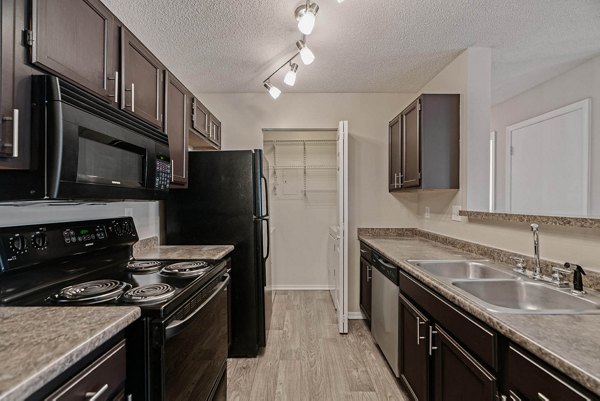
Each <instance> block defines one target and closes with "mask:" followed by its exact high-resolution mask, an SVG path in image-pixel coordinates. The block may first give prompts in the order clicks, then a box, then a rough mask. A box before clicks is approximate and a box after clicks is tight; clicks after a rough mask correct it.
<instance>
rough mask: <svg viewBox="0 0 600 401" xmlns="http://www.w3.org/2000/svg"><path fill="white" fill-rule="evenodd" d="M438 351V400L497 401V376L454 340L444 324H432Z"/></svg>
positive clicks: (436, 378) (435, 355) (436, 387)
mask: <svg viewBox="0 0 600 401" xmlns="http://www.w3.org/2000/svg"><path fill="white" fill-rule="evenodd" d="M429 330H430V331H431V335H430V344H431V343H433V344H435V345H433V344H431V345H430V347H431V350H432V351H431V353H432V354H434V360H435V368H434V373H433V377H434V381H435V388H434V395H435V397H434V400H435V401H456V400H478V401H479V400H480V401H495V400H496V396H497V394H498V389H497V385H496V378H495V376H494V375H493V374H492V373H490V372H489V371H488V370H487V369H486V368H485V367H484V366H483V365H482V364H481V363H479V362H478V361H477V360H476V359H475V358H474V357H473V356H472V355H471V354H469V352H467V351H466V350H465V349H464V348H463V347H461V346H460V344H459V343H458V342H457V341H456V340H455V339H453V338H452V337H451V336H450V335H449V334H448V333H447V332H446V331H445V330H444V329H443V328H442V327H441V326H439V325H438V324H435V325H434V326H430V329H429Z"/></svg>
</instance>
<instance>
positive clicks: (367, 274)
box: [360, 258, 373, 321]
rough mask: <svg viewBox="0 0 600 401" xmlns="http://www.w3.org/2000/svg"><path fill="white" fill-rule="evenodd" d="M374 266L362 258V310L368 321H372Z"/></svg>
mask: <svg viewBox="0 0 600 401" xmlns="http://www.w3.org/2000/svg"><path fill="white" fill-rule="evenodd" d="M372 277H373V266H371V264H370V263H369V262H367V261H366V260H365V259H363V258H360V310H361V311H362V313H363V315H364V316H365V318H366V319H367V320H368V321H371V281H372V280H371V279H372Z"/></svg>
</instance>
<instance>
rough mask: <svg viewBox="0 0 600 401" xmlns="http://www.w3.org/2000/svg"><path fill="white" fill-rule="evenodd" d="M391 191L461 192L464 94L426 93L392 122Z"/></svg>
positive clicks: (390, 150)
mask: <svg viewBox="0 0 600 401" xmlns="http://www.w3.org/2000/svg"><path fill="white" fill-rule="evenodd" d="M389 152H390V166H389V190H390V191H399V190H410V189H458V188H459V168H460V95H454V94H424V95H421V96H420V97H419V98H418V99H416V100H415V101H414V102H412V103H411V104H410V105H409V106H408V107H407V108H406V109H404V110H403V111H402V113H400V115H399V116H398V117H396V118H395V119H394V120H392V121H391V122H390V134H389Z"/></svg>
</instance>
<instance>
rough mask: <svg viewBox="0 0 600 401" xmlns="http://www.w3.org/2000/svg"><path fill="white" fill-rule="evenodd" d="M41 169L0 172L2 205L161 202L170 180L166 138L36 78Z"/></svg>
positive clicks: (54, 81) (82, 94) (83, 95)
mask: <svg viewBox="0 0 600 401" xmlns="http://www.w3.org/2000/svg"><path fill="white" fill-rule="evenodd" d="M31 79H32V80H33V81H32V138H33V139H34V142H37V149H39V151H38V152H35V154H37V155H38V156H37V157H38V159H37V160H36V163H35V165H36V167H35V168H34V170H32V171H28V172H21V173H10V172H5V171H2V172H0V188H1V190H0V200H11V201H17V200H40V199H49V200H53V199H56V200H90V201H93V200H128V199H134V200H135V199H137V200H156V199H164V198H165V197H166V195H167V193H168V189H169V182H170V180H171V161H170V157H169V144H168V139H167V135H166V134H164V133H163V132H161V131H160V130H158V129H157V128H155V127H154V126H152V125H150V124H148V123H145V122H144V121H142V120H140V119H138V118H136V117H135V116H132V115H130V114H129V113H127V112H125V111H123V110H119V109H117V108H115V107H111V106H110V105H108V104H107V103H106V102H104V101H102V100H101V99H97V98H96V97H94V96H93V95H91V94H89V93H87V92H86V91H84V90H82V89H80V88H78V87H77V86H75V85H73V84H71V83H69V82H66V81H63V80H62V79H59V78H57V77H54V76H49V75H36V76H32V77H31Z"/></svg>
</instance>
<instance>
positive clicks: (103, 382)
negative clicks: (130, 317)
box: [46, 340, 126, 401]
mask: <svg viewBox="0 0 600 401" xmlns="http://www.w3.org/2000/svg"><path fill="white" fill-rule="evenodd" d="M125 367H126V359H125V341H124V340H123V341H121V342H120V343H119V344H117V345H116V346H115V347H113V348H112V349H111V350H110V351H108V352H107V353H106V354H104V355H102V356H101V357H100V358H99V359H98V360H96V361H95V362H93V363H92V364H91V365H90V366H88V367H87V368H85V369H84V370H83V371H82V372H81V373H79V374H77V375H76V376H75V377H74V378H73V379H71V380H70V381H69V382H67V383H66V384H65V385H64V386H62V387H61V388H59V389H58V390H57V391H55V392H54V393H53V394H52V395H50V396H49V397H48V398H46V401H67V400H84V399H85V400H87V399H91V398H93V397H94V395H95V394H96V395H98V393H99V392H101V394H99V396H98V397H97V398H94V400H95V401H106V400H112V399H113V398H115V397H116V399H119V398H118V395H119V394H120V393H121V392H122V390H123V388H124V387H125V377H126V373H125Z"/></svg>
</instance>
